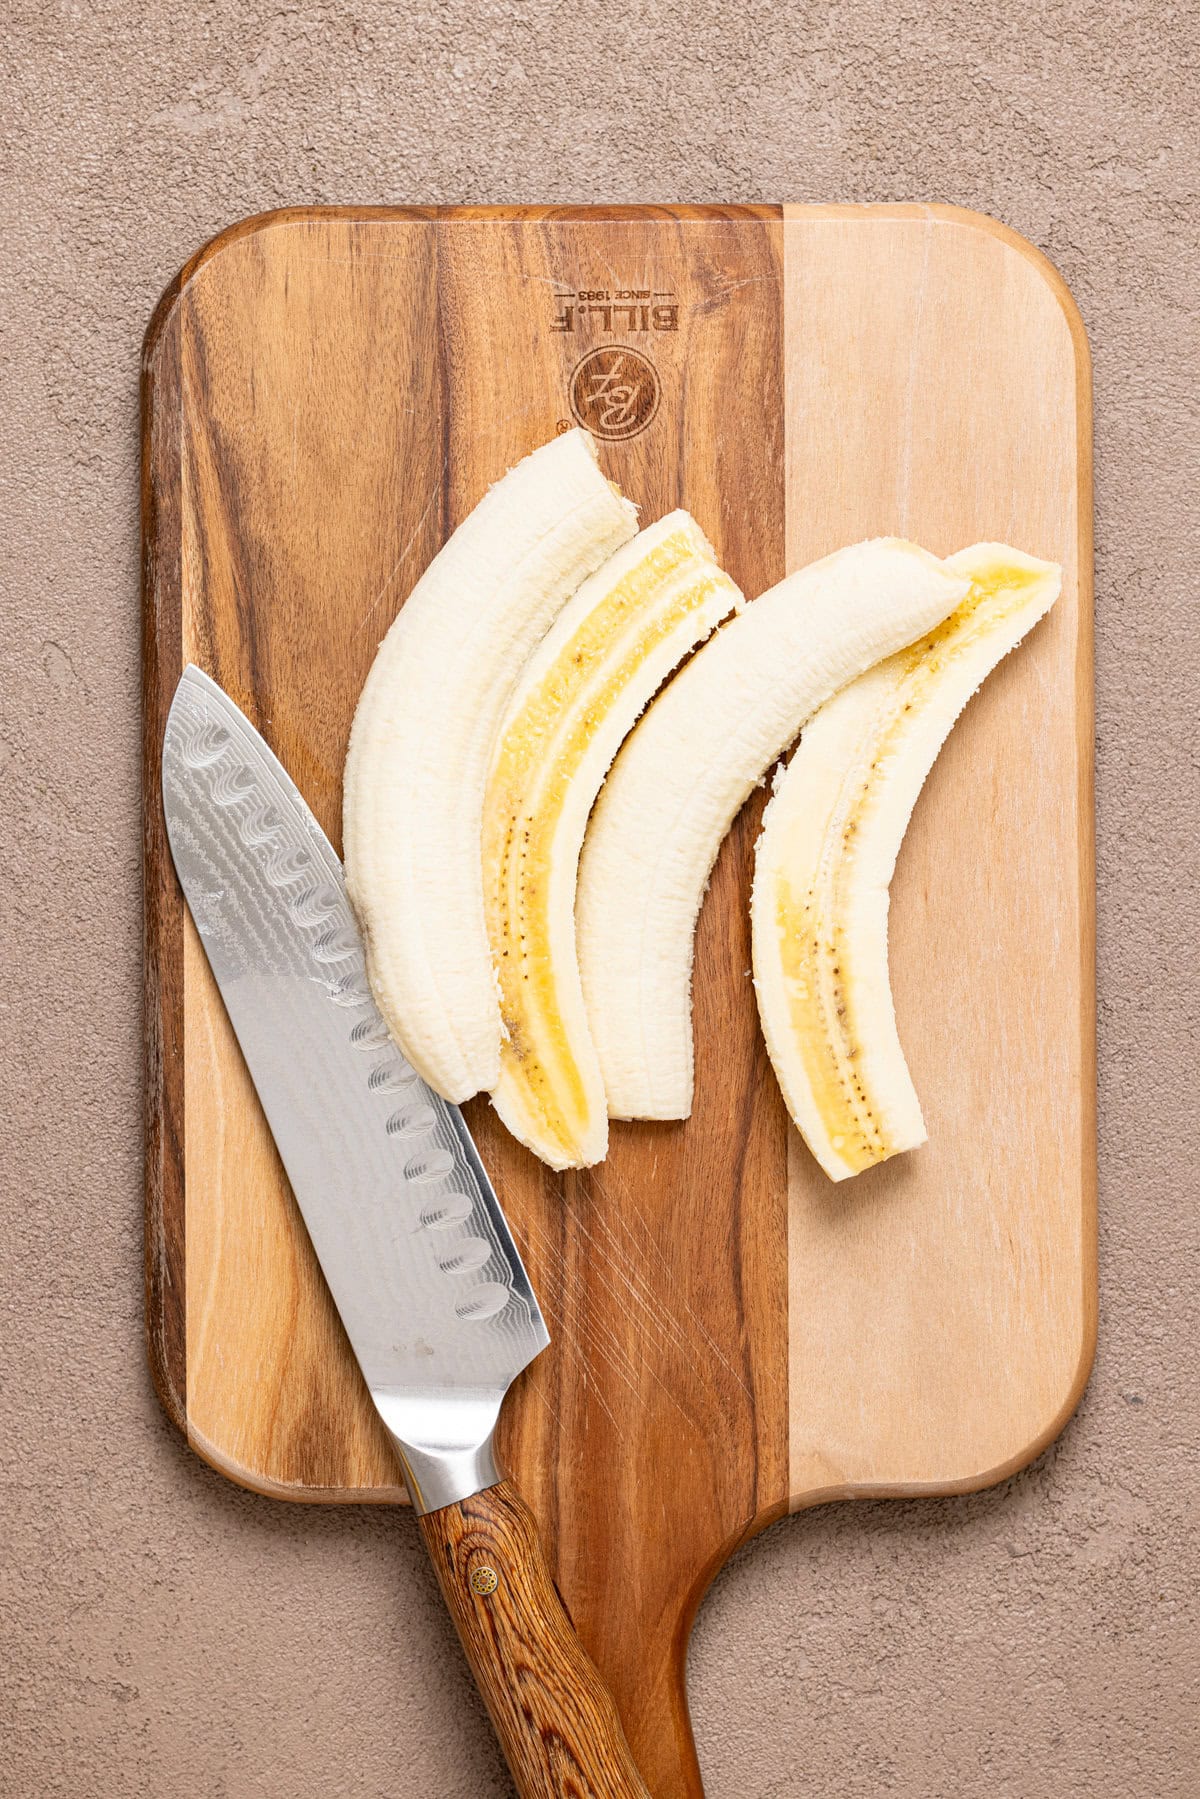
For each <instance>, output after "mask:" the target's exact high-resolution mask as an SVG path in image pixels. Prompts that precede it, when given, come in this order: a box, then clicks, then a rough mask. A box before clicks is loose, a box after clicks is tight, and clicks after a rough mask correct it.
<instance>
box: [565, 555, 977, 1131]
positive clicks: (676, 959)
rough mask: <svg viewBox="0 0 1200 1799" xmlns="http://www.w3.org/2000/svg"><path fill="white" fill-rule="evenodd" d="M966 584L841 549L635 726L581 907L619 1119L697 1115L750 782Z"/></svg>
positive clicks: (595, 1024) (582, 883)
mask: <svg viewBox="0 0 1200 1799" xmlns="http://www.w3.org/2000/svg"><path fill="white" fill-rule="evenodd" d="M966 591H967V583H966V581H965V580H963V579H962V578H961V577H958V576H955V575H953V574H951V573H950V572H949V571H948V570H947V569H946V567H945V566H944V564H942V563H940V562H939V561H937V559H936V558H935V557H933V556H930V555H928V554H927V553H926V552H925V551H924V550H921V549H918V548H917V546H916V545H915V544H911V543H905V542H902V541H901V540H900V539H898V538H877V539H874V540H872V541H870V542H868V543H861V544H855V545H853V546H852V547H851V548H850V549H846V550H839V551H838V552H837V553H836V554H835V555H833V556H828V557H826V558H825V559H824V560H823V561H821V562H816V563H813V564H811V565H810V566H809V567H808V568H805V569H802V570H800V572H799V573H798V574H794V575H790V576H789V577H788V578H787V579H786V580H785V581H781V582H780V583H779V585H778V586H777V587H773V588H771V590H770V591H769V592H768V593H765V594H763V595H762V597H761V598H760V599H757V600H755V601H754V602H753V603H752V604H751V605H749V606H748V607H747V608H746V610H745V612H743V613H742V615H741V616H740V617H739V618H735V619H733V620H732V621H731V622H730V623H729V624H727V625H725V626H724V627H723V628H722V629H721V630H720V631H718V633H717V635H716V636H715V637H714V638H713V640H712V642H711V643H709V644H707V645H706V646H705V648H704V649H703V650H702V651H701V652H700V654H699V655H698V656H696V657H694V658H693V659H692V661H691V662H690V663H689V664H688V666H687V668H685V669H684V670H683V671H682V673H681V674H679V675H678V676H677V677H676V678H675V680H673V681H672V682H671V683H670V685H669V686H668V687H667V688H666V689H665V691H664V692H663V693H662V694H660V696H659V697H658V699H657V700H656V701H655V702H654V705H653V706H651V708H650V710H649V711H648V712H647V714H646V716H645V718H643V719H642V721H641V723H640V724H639V725H638V727H637V730H636V731H634V732H633V734H632V736H631V737H630V739H629V741H628V743H626V744H625V746H624V747H623V749H622V751H621V754H620V755H619V756H618V758H617V761H616V764H615V766H614V768H613V771H612V774H611V775H610V776H609V778H608V781H607V782H606V783H605V787H604V791H603V793H602V794H601V796H600V799H599V801H598V803H597V806H596V810H595V813H594V815H593V818H592V821H591V824H590V826H589V828H588V833H587V838H586V841H585V843H584V849H583V859H582V863H581V867H580V877H579V903H578V907H577V925H578V932H579V956H580V969H581V973H582V977H583V993H584V999H585V1001H586V1004H587V1013H588V1018H589V1021H590V1023H591V1027H592V1035H593V1037H594V1039H595V1043H596V1049H597V1053H598V1055H599V1058H600V1068H601V1072H602V1075H603V1079H604V1085H605V1088H606V1090H607V1093H608V1109H609V1115H610V1116H611V1117H613V1118H686V1117H687V1116H688V1113H689V1112H690V1111H691V1104H692V1030H691V998H690V989H691V971H692V943H693V938H694V936H695V930H696V919H697V916H698V914H699V911H700V902H701V900H702V899H703V897H704V890H705V886H706V884H707V882H708V877H709V874H710V872H711V870H712V865H713V863H714V861H715V860H716V855H717V851H718V849H719V848H720V846H721V840H722V838H723V837H724V836H725V833H726V832H727V831H728V829H729V826H730V825H731V823H732V822H733V818H734V815H735V814H736V812H737V810H738V808H739V807H740V806H741V804H742V802H743V801H744V800H745V798H746V796H747V794H748V793H749V792H750V790H751V788H753V787H754V786H755V784H756V783H757V782H760V781H761V780H762V778H763V775H764V774H765V772H766V770H767V769H768V768H769V767H770V765H771V763H772V762H774V761H775V759H776V758H777V757H778V756H779V755H780V754H781V753H782V752H783V750H785V749H786V748H787V745H788V744H789V743H790V742H791V741H792V739H793V738H794V737H795V736H796V733H797V732H798V731H799V729H800V727H801V725H802V724H803V723H804V722H805V720H806V719H807V718H808V717H809V716H810V715H811V714H812V713H813V712H814V711H815V710H816V708H817V707H818V706H819V705H821V704H822V702H823V701H824V700H826V699H828V698H829V696H830V694H832V693H834V692H836V690H837V689H838V688H839V687H842V686H844V685H845V683H846V682H847V681H850V680H853V679H854V677H855V676H856V675H860V674H861V673H862V672H863V670H864V669H866V668H869V667H870V666H871V664H872V663H873V662H877V661H878V660H879V659H880V657H882V656H890V655H891V654H892V653H893V652H894V651H896V650H898V649H900V648H901V647H902V646H903V645H904V644H906V643H911V642H912V640H913V639H914V638H915V637H919V636H920V635H921V633H922V632H923V631H928V630H929V629H930V628H931V627H932V626H933V625H935V624H937V623H939V622H940V621H941V620H942V619H943V618H945V617H946V615H947V613H949V612H952V611H953V609H954V607H955V606H956V605H957V604H958V603H959V601H960V600H961V599H962V598H963V596H964V595H965V593H966Z"/></svg>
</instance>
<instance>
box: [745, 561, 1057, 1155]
mask: <svg viewBox="0 0 1200 1799" xmlns="http://www.w3.org/2000/svg"><path fill="white" fill-rule="evenodd" d="M946 568H947V569H948V570H950V571H952V572H953V573H954V574H956V575H959V576H962V577H965V578H966V579H967V580H969V581H970V584H971V585H970V591H969V592H968V594H967V596H966V598H965V599H964V600H963V601H962V603H961V604H960V605H959V606H958V608H957V609H956V611H954V612H953V613H952V614H951V616H950V617H949V618H948V619H946V621H945V622H944V623H943V624H941V625H939V626H938V627H937V628H936V629H935V630H933V631H931V632H930V633H929V634H928V635H927V636H925V637H923V638H921V639H920V641H919V642H917V643H914V644H912V645H911V646H910V647H909V648H907V649H905V650H902V651H901V652H900V653H899V654H898V655H895V656H892V657H890V658H889V659H888V660H887V661H886V662H883V663H881V664H880V665H879V666H878V667H876V668H872V669H871V670H870V671H869V672H868V673H867V674H864V675H862V676H860V678H859V679H858V680H856V681H853V682H851V684H850V685H849V686H848V687H845V688H843V689H842V691H841V692H840V693H838V694H836V695H835V696H834V698H833V699H831V700H830V701H828V703H827V704H826V705H824V706H823V707H822V708H821V710H820V711H819V712H818V713H817V715H816V717H815V718H814V719H813V720H812V721H811V723H810V724H809V725H807V726H806V728H805V731H804V735H803V737H802V738H801V740H800V747H799V748H798V749H797V751H796V753H795V755H794V756H793V757H792V760H791V763H790V764H789V766H788V768H787V771H786V773H785V774H783V775H782V776H781V778H780V779H779V781H778V782H777V785H776V791H775V795H774V797H773V799H772V800H771V803H770V805H769V806H768V808H767V812H766V816H765V818H764V820H763V829H762V835H761V836H760V838H759V842H758V847H757V852H756V858H755V876H754V891H753V900H752V906H751V912H752V920H753V941H754V981H755V988H756V990H757V994H758V1005H759V1013H760V1015H761V1018H762V1025H763V1033H764V1035H765V1037H766V1042H767V1049H768V1051H769V1053H770V1057H771V1061H772V1063H773V1064H774V1068H775V1072H776V1074H777V1076H778V1078H779V1085H780V1087H781V1089H782V1092H783V1096H784V1099H785V1101H786V1103H787V1107H788V1110H789V1112H790V1113H791V1115H792V1117H793V1118H794V1120H795V1121H796V1124H797V1125H798V1126H799V1128H800V1131H801V1132H802V1133H803V1136H804V1139H805V1142H806V1143H807V1144H808V1146H809V1148H810V1149H811V1150H812V1152H813V1154H814V1156H815V1157H816V1158H817V1161H818V1162H819V1163H820V1164H821V1167H822V1168H823V1169H824V1170H825V1172H826V1174H828V1175H829V1176H830V1178H831V1179H832V1180H835V1181H840V1180H844V1179H845V1178H846V1176H847V1175H851V1174H857V1173H859V1172H860V1171H861V1170H862V1169H864V1168H870V1167H872V1166H873V1165H874V1164H875V1163H877V1162H882V1161H884V1160H886V1158H887V1157H889V1156H894V1155H896V1154H898V1153H899V1152H900V1151H902V1150H906V1149H914V1148H916V1146H917V1145H918V1144H920V1143H923V1142H924V1141H925V1124H924V1120H923V1119H922V1116H921V1107H920V1103H919V1101H918V1099H917V1095H916V1092H915V1090H914V1087H913V1083H912V1079H911V1077H910V1075H909V1071H908V1066H907V1064H906V1062H905V1059H904V1053H903V1051H902V1049H901V1047H900V1039H899V1037H898V1035H897V1031H896V1015H895V1009H894V1007H893V1004H892V994H891V987H890V983H889V979H888V959H887V920H888V887H889V884H890V882H891V878H892V871H893V869H894V868H895V865H896V856H897V853H898V851H899V848H900V843H901V840H902V839H903V836H904V832H905V830H906V828H907V826H908V821H909V818H910V817H911V815H912V809H913V806H914V804H915V802H916V799H917V796H918V794H919V793H920V791H921V788H922V786H923V784H924V782H925V778H926V776H927V775H928V773H929V770H930V769H931V768H932V767H933V764H934V761H935V760H936V758H937V754H938V751H939V750H940V749H941V747H942V744H943V743H944V742H945V740H946V737H947V735H948V733H949V731H950V729H951V726H952V725H953V723H954V721H955V719H956V718H957V717H958V715H959V713H960V712H961V711H962V709H963V707H964V706H965V705H966V703H967V701H968V700H969V699H970V697H971V695H972V694H973V693H974V691H975V689H976V688H977V687H978V686H979V684H980V682H981V681H982V680H983V679H984V677H985V676H986V675H987V674H988V673H989V672H990V671H991V670H992V669H993V668H994V667H995V666H996V664H997V663H998V662H999V661H1000V659H1001V658H1002V657H1003V656H1005V655H1006V654H1007V653H1008V651H1009V650H1011V649H1012V648H1013V647H1014V646H1015V645H1016V644H1017V643H1019V642H1020V640H1021V638H1022V637H1024V636H1025V634H1026V632H1027V631H1029V630H1030V629H1031V627H1032V626H1033V625H1034V624H1036V623H1037V621H1038V619H1040V618H1041V617H1042V616H1043V614H1044V613H1045V612H1047V611H1048V610H1049V608H1050V607H1051V606H1052V605H1053V603H1054V601H1055V599H1056V598H1057V596H1058V593H1059V588H1060V585H1061V571H1060V569H1059V568H1058V566H1057V565H1056V564H1054V563H1050V562H1038V561H1036V560H1035V559H1034V558H1033V557H1032V556H1026V555H1023V554H1022V553H1021V552H1020V551H1019V550H1012V549H1009V548H1008V547H1007V546H1006V545H1003V544H988V543H985V544H976V545H975V546H974V547H973V548H972V549H969V550H963V551H961V552H960V553H959V554H958V555H957V556H951V557H950V559H949V560H948V562H947V563H946Z"/></svg>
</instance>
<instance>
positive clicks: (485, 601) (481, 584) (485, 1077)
mask: <svg viewBox="0 0 1200 1799" xmlns="http://www.w3.org/2000/svg"><path fill="white" fill-rule="evenodd" d="M636 528H637V510H636V508H635V507H634V506H633V505H632V504H631V503H630V502H629V501H628V500H625V499H622V497H621V495H620V494H619V493H618V491H617V489H616V488H615V487H614V486H613V485H612V484H611V483H610V482H609V481H608V480H606V479H605V477H604V475H603V474H602V473H601V470H600V468H599V467H598V466H597V462H596V452H595V449H594V447H593V444H592V440H591V438H590V437H589V436H588V435H587V433H586V432H583V431H569V432H566V433H565V434H564V435H563V436H562V437H558V438H555V439H553V440H552V441H551V442H550V443H547V444H543V445H542V447H541V448H540V449H537V450H534V452H533V453H532V455H530V456H526V457H525V459H524V461H523V462H519V463H518V464H517V466H516V467H515V468H513V469H510V470H509V472H508V474H506V475H505V476H504V477H503V479H502V480H500V481H498V482H497V483H496V484H495V486H494V487H492V488H491V489H490V490H489V491H488V492H487V493H486V494H485V495H484V497H483V499H482V500H481V501H480V502H479V504H478V506H476V507H475V509H474V511H473V512H471V513H470V514H468V516H467V517H466V518H465V519H464V520H463V522H462V524H461V525H460V526H459V527H458V529H457V530H456V531H455V533H454V535H453V536H452V537H451V538H450V539H449V541H448V542H447V543H446V544H445V546H444V548H443V549H442V550H441V551H440V552H439V554H438V555H437V556H435V558H434V560H433V561H432V562H431V563H430V565H429V567H428V568H427V569H426V571H425V573H424V574H423V575H422V576H421V578H420V580H419V581H418V582H417V584H416V586H415V587H414V588H413V590H412V592H411V594H410V595H409V596H408V599H407V601H406V602H405V605H404V607H403V609H402V611H401V612H400V614H399V616H398V617H397V619H396V621H395V623H394V624H393V625H392V628H391V630H390V631H389V632H388V634H387V636H386V637H385V639H384V641H383V643H382V644H381V646H380V649H379V653H378V655H377V656H376V658H375V661H374V663H373V665H372V667H371V672H370V674H369V675H368V677H367V682H366V686H365V687H364V688H363V692H362V697H361V699H360V700H359V704H358V710H357V712H356V713H355V716H354V725H353V728H352V730H351V734H350V749H349V754H348V757H347V760H346V775H345V794H344V808H343V835H344V839H345V856H346V883H347V887H348V889H349V893H350V898H351V901H352V902H353V905H354V908H355V911H356V912H357V914H358V919H359V923H360V925H361V927H362V932H363V937H364V940H365V944H366V952H367V963H368V967H369V969H370V975H371V983H372V986H373V989H374V992H375V998H376V1000H377V1002H378V1005H379V1009H380V1011H381V1012H382V1013H383V1016H384V1018H385V1019H386V1021H387V1024H388V1028H389V1030H390V1031H391V1033H392V1035H393V1036H394V1038H395V1039H396V1041H397V1043H398V1044H399V1045H400V1048H401V1049H402V1050H403V1051H404V1054H405V1055H406V1056H407V1057H408V1059H409V1061H410V1062H411V1063H412V1065H413V1067H414V1068H415V1069H416V1070H417V1073H418V1074H420V1075H421V1076H422V1077H423V1079H424V1080H426V1081H427V1082H428V1083H429V1085H430V1086H431V1087H433V1088H435V1089H436V1091H437V1092H438V1093H440V1094H442V1095H443V1096H444V1097H445V1098H446V1099H451V1100H464V1099H468V1098H469V1097H470V1096H471V1094H473V1093H478V1092H480V1091H486V1090H487V1089H489V1088H491V1087H494V1086H495V1084H496V1081H497V1078H498V1076H499V1073H500V1040H501V1026H500V1008H499V1005H498V1003H497V997H496V983H495V977H494V975H493V973H492V959H491V954H490V951H489V949H488V938H487V928H486V924H485V920H484V907H483V884H482V881H481V879H480V870H479V840H480V829H481V824H482V815H483V793H484V785H485V782H486V780H487V771H488V761H489V758H490V756H491V753H492V746H493V744H494V742H495V738H496V732H497V729H498V728H499V725H500V722H501V719H502V718H503V715H504V709H505V706H506V705H507V703H508V700H509V697H510V695H511V694H512V692H513V689H514V687H515V685H516V683H517V680H518V678H519V676H520V673H521V669H522V667H523V666H524V664H525V661H526V659H527V658H528V656H529V654H530V652H531V651H532V650H533V649H534V647H535V645H536V644H537V643H538V642H539V640H540V639H541V638H542V636H543V635H544V634H545V632H546V630H547V629H548V628H549V626H550V624H551V622H552V621H553V619H554V618H555V617H556V615H557V614H558V612H559V611H560V610H561V608H562V606H563V604H564V603H565V601H566V600H567V599H568V598H569V597H570V595H571V594H573V593H574V592H575V591H576V589H577V588H578V587H579V585H580V583H581V582H582V581H583V580H584V579H585V577H586V576H588V575H590V574H591V573H592V571H593V570H594V569H596V568H598V567H599V566H600V564H601V563H602V562H604V561H605V560H606V558H607V557H608V556H610V555H611V554H612V552H613V551H614V550H615V549H617V548H618V547H619V546H620V545H621V544H623V543H625V542H626V541H627V540H628V539H629V538H630V537H632V536H633V534H634V531H635V530H636Z"/></svg>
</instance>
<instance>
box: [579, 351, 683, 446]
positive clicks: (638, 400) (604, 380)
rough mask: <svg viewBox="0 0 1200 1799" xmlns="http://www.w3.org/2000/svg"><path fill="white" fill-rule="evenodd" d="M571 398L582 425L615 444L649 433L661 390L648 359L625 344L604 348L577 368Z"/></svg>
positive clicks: (589, 354) (584, 358)
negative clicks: (621, 440)
mask: <svg viewBox="0 0 1200 1799" xmlns="http://www.w3.org/2000/svg"><path fill="white" fill-rule="evenodd" d="M569 397H570V401H571V411H572V412H573V413H574V415H575V418H576V420H577V421H578V422H579V424H581V425H583V426H584V427H585V428H586V429H587V430H588V431H590V432H592V434H593V436H595V437H603V438H608V439H609V440H612V439H623V438H627V437H636V436H637V434H638V432H639V431H644V430H645V429H646V426H647V425H648V424H649V423H650V421H651V420H652V419H653V417H654V415H655V413H656V412H657V411H658V402H659V399H660V398H661V389H660V387H659V382H658V374H657V372H656V370H655V367H654V364H653V363H652V362H651V361H650V358H649V357H648V356H643V354H642V352H641V351H640V350H631V349H630V348H629V347H628V345H626V344H605V345H603V347H602V348H600V349H597V350H589V351H588V353H587V355H586V356H584V357H583V358H582V359H581V360H580V361H579V362H577V363H576V364H575V367H574V369H573V371H572V374H571V385H570V390H569Z"/></svg>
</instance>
